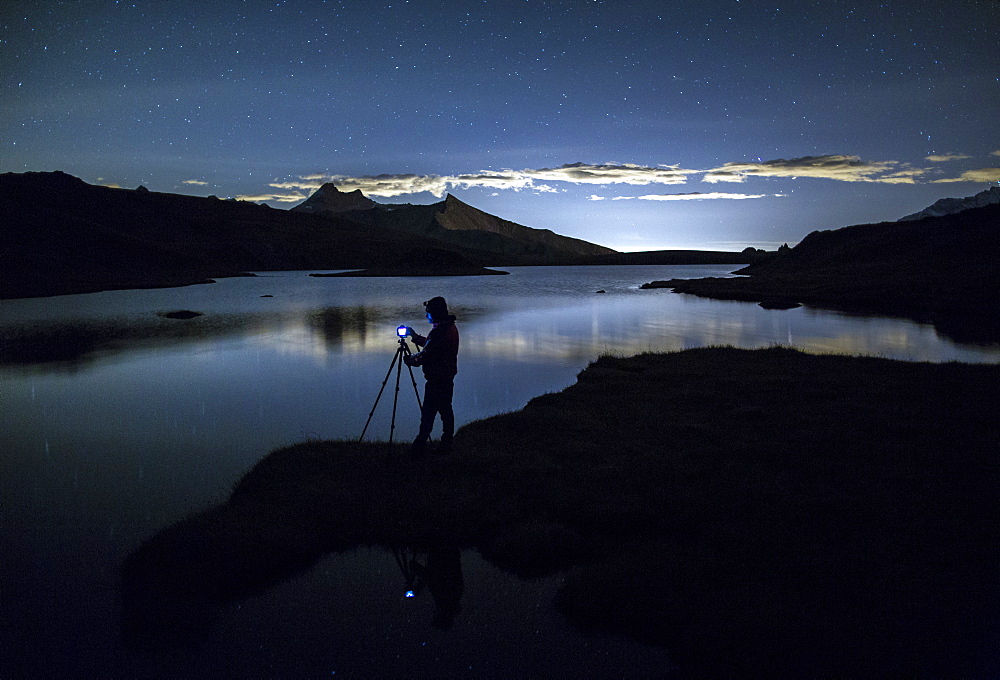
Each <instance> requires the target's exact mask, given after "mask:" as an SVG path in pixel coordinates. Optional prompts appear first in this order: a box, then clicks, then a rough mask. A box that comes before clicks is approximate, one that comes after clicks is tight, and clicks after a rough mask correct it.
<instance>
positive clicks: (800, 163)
mask: <svg viewBox="0 0 1000 680" xmlns="http://www.w3.org/2000/svg"><path fill="white" fill-rule="evenodd" d="M897 165H899V162H898V161H862V160H861V158H859V157H858V156H847V155H830V156H803V157H802V158H790V159H784V158H779V159H776V160H771V161H757V162H756V163H725V164H724V165H723V166H722V167H720V168H715V169H712V170H709V171H707V172H706V173H705V176H704V177H703V178H702V179H703V181H705V182H711V183H716V182H744V181H746V178H747V177H792V178H797V177H815V178H821V179H834V180H839V181H841V182H882V183H887V184H904V183H905V184H912V183H913V182H914V178H915V177H918V176H920V175H922V174H923V173H924V172H926V171H925V170H921V169H916V168H906V167H905V166H904V167H903V169H900V170H896V171H895V172H890V171H891V170H894V169H895V168H896V166H897Z"/></svg>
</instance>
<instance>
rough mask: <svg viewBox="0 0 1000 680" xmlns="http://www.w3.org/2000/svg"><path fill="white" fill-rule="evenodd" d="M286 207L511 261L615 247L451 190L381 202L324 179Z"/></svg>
mask: <svg viewBox="0 0 1000 680" xmlns="http://www.w3.org/2000/svg"><path fill="white" fill-rule="evenodd" d="M366 206H367V207H366ZM291 210H292V212H307V213H312V214H321V215H322V214H327V215H331V216H337V217H340V218H342V219H347V220H352V221H355V222H358V223H361V224H370V225H377V226H380V227H383V228H386V229H392V230H396V231H405V232H409V233H413V234H418V235H421V236H427V237H430V238H434V239H436V240H438V241H442V242H445V243H450V244H453V245H458V246H464V247H469V248H475V249H481V250H489V251H493V252H496V253H498V254H500V255H502V256H505V257H513V258H515V259H516V260H519V261H520V262H517V261H515V262H514V263H513V264H517V263H521V264H555V263H558V262H560V261H563V262H565V261H569V260H578V259H579V258H581V257H590V256H598V255H610V254H613V253H616V252H617V251H615V250H613V249H611V248H606V247H604V246H600V245H597V244H595V243H590V242H589V241H584V240H582V239H577V238H573V237H570V236H563V235H561V234H557V233H555V232H553V231H552V230H550V229H536V228H534V227H526V226H524V225H522V224H517V223H516V222H512V221H510V220H505V219H503V218H502V217H497V216H496V215H491V214H490V213H487V212H485V211H482V210H479V209H478V208H476V207H474V206H471V205H469V204H468V203H465V202H464V201H462V200H461V199H459V198H457V197H455V196H453V195H452V194H447V196H446V197H445V198H444V200H442V201H438V202H436V203H431V204H426V205H413V204H403V205H399V204H383V203H377V202H375V201H373V200H371V199H370V198H368V197H366V196H364V194H362V193H361V192H360V190H355V191H352V192H342V191H340V190H339V189H338V188H337V187H336V186H335V185H334V184H332V183H327V184H324V185H323V186H321V187H320V188H319V189H317V190H316V192H315V193H313V195H312V196H310V197H309V198H307V199H306V200H305V201H303V202H302V203H300V204H298V205H296V206H294V207H293V208H292V209H291Z"/></svg>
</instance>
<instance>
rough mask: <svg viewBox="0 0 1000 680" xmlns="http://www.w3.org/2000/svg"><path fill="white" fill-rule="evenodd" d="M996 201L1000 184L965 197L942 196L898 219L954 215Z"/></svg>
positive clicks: (998, 199)
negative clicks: (921, 208) (917, 210)
mask: <svg viewBox="0 0 1000 680" xmlns="http://www.w3.org/2000/svg"><path fill="white" fill-rule="evenodd" d="M995 203H1000V186H992V187H990V188H989V189H985V190H983V191H980V192H979V193H978V194H975V195H973V196H966V197H965V198H942V199H940V200H937V201H935V202H934V203H933V204H931V205H929V206H927V207H926V208H924V209H923V210H921V211H919V212H915V213H913V214H911V215H907V216H906V217H900V218H899V220H897V221H899V222H912V221H914V220H922V219H924V218H925V217H942V216H944V215H954V214H955V213H959V212H962V211H963V210H968V209H969V208H982V207H983V206H986V205H993V204H995Z"/></svg>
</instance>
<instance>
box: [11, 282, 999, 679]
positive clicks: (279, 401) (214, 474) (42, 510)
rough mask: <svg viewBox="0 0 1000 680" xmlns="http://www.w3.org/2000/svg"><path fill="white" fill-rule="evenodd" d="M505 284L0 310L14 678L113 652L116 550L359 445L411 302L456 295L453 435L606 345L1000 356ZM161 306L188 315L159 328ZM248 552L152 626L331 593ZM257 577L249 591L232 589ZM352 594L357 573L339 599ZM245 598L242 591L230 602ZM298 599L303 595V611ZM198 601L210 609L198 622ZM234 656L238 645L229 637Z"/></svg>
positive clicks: (16, 304) (15, 303) (589, 285)
mask: <svg viewBox="0 0 1000 680" xmlns="http://www.w3.org/2000/svg"><path fill="white" fill-rule="evenodd" d="M511 271H512V273H511V275H510V276H504V277H481V280H476V281H469V280H461V279H456V278H451V279H427V280H419V281H417V280H406V281H397V280H391V279H379V280H373V279H350V278H346V279H310V278H309V277H307V276H306V275H305V274H304V273H289V274H285V275H280V274H276V275H273V276H267V277H264V276H262V277H258V278H256V279H253V278H240V279H228V280H220V282H219V283H218V284H214V285H211V286H196V287H191V288H185V289H173V290H171V289H160V290H149V291H113V292H108V293H97V294H92V295H79V296H65V297H56V298H40V299H34V300H5V301H0V403H2V404H3V406H4V408H3V409H0V451H2V452H3V461H2V465H0V488H2V489H3V490H4V499H3V503H0V526H3V527H4V531H5V539H6V540H7V544H6V545H5V559H6V560H7V561H8V568H7V569H6V571H5V579H6V581H5V591H6V592H10V593H15V594H17V598H18V599H16V600H9V601H8V603H14V604H9V606H10V607H11V610H12V611H14V612H15V615H18V616H19V617H20V618H21V620H23V621H26V622H27V623H26V625H24V626H22V627H21V632H20V633H19V634H20V635H22V637H23V638H24V640H25V641H26V642H25V644H23V645H20V646H19V647H18V650H19V651H18V652H17V653H18V654H19V655H20V656H19V658H21V659H22V661H23V663H22V666H21V667H23V668H24V669H29V668H34V667H36V666H37V663H38V662H39V660H40V659H45V658H48V657H54V656H57V655H60V654H62V655H64V656H65V657H66V658H67V659H69V658H70V656H74V657H81V656H85V657H87V658H88V659H90V661H91V664H92V666H93V667H95V668H97V667H100V662H99V661H97V660H96V659H100V658H105V657H107V656H109V654H108V651H107V650H108V647H109V645H110V644H111V643H109V642H108V641H107V640H104V639H103V638H102V635H104V633H103V631H104V627H103V625H102V623H103V621H104V620H105V619H106V616H105V615H104V613H105V612H107V611H108V610H109V609H110V607H111V604H110V601H109V598H110V596H109V593H111V592H113V591H114V588H113V587H112V586H111V585H109V583H108V582H109V580H110V577H109V576H108V574H109V573H112V572H113V571H114V570H116V569H117V565H118V564H119V563H120V560H121V559H122V558H124V557H125V556H126V555H128V554H130V553H133V552H135V551H136V549H137V546H139V545H140V544H141V543H142V542H143V541H145V540H146V539H148V537H149V536H151V535H154V534H156V533H157V532H159V531H160V530H161V529H162V528H163V527H164V526H172V525H173V524H175V523H176V522H178V521H179V520H180V519H181V518H183V517H186V516H188V515H189V514H190V513H191V512H194V511H199V510H201V509H203V508H206V507H213V506H216V505H217V504H219V503H220V501H221V500H222V499H225V498H227V497H228V495H229V492H230V490H231V489H232V484H233V482H234V480H236V479H239V478H240V476H241V475H242V474H243V473H244V472H246V470H247V469H248V468H250V467H251V466H252V465H253V464H254V463H255V462H256V461H258V460H259V459H260V458H261V457H262V456H264V455H266V454H267V452H268V451H270V450H272V449H274V448H276V447H279V446H283V445H287V444H290V443H293V442H296V441H301V440H303V439H309V438H323V439H327V438H346V439H357V437H358V435H359V434H360V432H361V430H362V427H363V426H364V423H365V418H366V416H367V415H368V412H369V409H370V408H371V406H372V403H373V402H374V400H375V397H376V394H377V392H378V389H379V383H380V381H381V379H382V378H383V376H384V374H385V371H386V367H387V366H388V365H389V362H390V359H391V358H392V355H393V351H394V349H395V344H396V337H395V335H394V330H393V329H394V328H395V326H396V325H398V324H400V323H403V324H407V325H410V326H413V327H420V325H421V324H422V323H424V321H423V316H422V311H423V310H422V308H421V306H420V301H421V300H426V299H430V298H431V297H433V296H435V295H443V296H444V297H446V298H447V299H448V300H449V301H452V302H453V306H454V313H455V314H456V315H457V316H458V318H459V319H460V322H461V323H462V334H463V346H462V354H461V357H460V362H461V363H460V367H459V376H458V380H457V382H456V391H455V411H456V425H458V426H461V425H463V424H465V423H468V422H469V421H471V420H475V419H478V418H483V417H487V416H490V415H493V414H496V413H500V412H504V411H510V410H514V409H519V408H521V407H523V406H524V404H525V403H526V402H527V401H528V400H529V399H531V398H533V397H536V396H538V395H540V394H542V393H545V392H549V391H555V390H559V389H562V388H564V387H566V386H568V385H570V384H572V383H573V382H574V380H575V378H576V374H577V373H578V372H579V371H580V370H581V369H583V368H584V367H585V366H586V364H587V363H588V362H590V361H592V360H594V359H595V358H597V357H598V356H599V355H601V354H604V353H613V354H622V355H631V354H635V353H638V352H646V351H666V350H679V349H685V348H690V347H699V346H703V345H711V344H731V345H736V346H742V347H761V346H767V345H771V344H787V345H792V346H795V347H799V348H801V349H805V350H808V351H815V352H846V353H852V354H854V353H860V354H873V355H879V356H887V357H892V358H901V359H908V360H918V361H950V360H959V361H969V362H996V361H1000V346H997V345H992V346H974V345H959V344H956V343H954V342H950V341H948V340H946V339H943V338H941V337H940V336H938V334H937V333H936V332H935V331H934V329H933V328H931V327H930V326H926V325H920V324H916V323H912V322H907V321H903V320H898V319H882V318H863V317H849V316H846V315H840V314H835V313H829V312H820V311H815V310H809V309H805V308H802V309H795V310H790V311H787V312H772V311H766V310H762V309H760V308H759V307H758V306H757V305H753V304H748V303H732V302H717V301H711V300H704V299H699V298H694V297H690V296H682V295H675V294H672V293H669V292H668V291H663V290H659V291H656V290H653V291H639V290H638V288H637V287H638V285H639V284H641V283H643V282H646V281H652V280H658V279H669V278H676V277H683V276H686V275H689V276H691V277H699V276H718V275H723V274H725V273H726V268H714V269H713V268H703V267H695V268H683V269H678V268H670V267H648V268H645V267H592V268H514V269H512V270H511ZM596 290H605V291H606V293H605V294H600V295H597V294H595V293H594V291H596ZM263 294H268V295H273V297H270V298H262V297H261V295H263ZM174 309H190V310H195V311H199V312H203V316H200V317H196V318H193V319H188V320H179V319H166V318H163V317H162V316H159V314H160V313H161V312H163V311H168V310H174ZM412 401H413V400H412V398H409V397H408V395H407V399H406V400H401V402H400V414H399V416H400V420H399V422H398V423H397V427H398V428H400V430H401V431H406V432H410V431H416V429H417V425H418V420H419V412H418V410H417V409H416V408H415V407H414V405H413V404H412ZM387 410H388V409H386V411H387ZM382 416H383V414H381V413H380V414H376V418H375V420H374V421H373V422H372V428H371V430H370V432H371V433H373V435H375V436H377V437H378V438H382V439H384V438H385V437H386V436H387V435H388V433H389V430H390V423H389V414H388V413H385V414H384V418H383V417H382ZM193 535H197V532H195V534H193ZM264 538H266V537H262V538H261V540H264ZM201 540H202V541H203V543H204V539H201ZM184 545H185V544H183V543H177V544H175V549H176V551H177V554H178V555H183V554H185V553H184V550H183V548H184ZM194 545H202V544H197V543H196V544H194ZM188 547H189V548H190V547H191V545H188ZM216 547H217V546H213V545H211V544H210V543H208V544H205V545H204V549H206V550H210V549H215V548H216ZM215 554H216V556H217V558H218V559H219V560H222V559H223V557H225V556H224V555H221V554H219V553H215ZM234 554H241V553H239V551H237V552H235V553H234ZM242 554H245V555H247V556H248V560H246V561H245V563H239V564H236V563H233V564H230V565H229V567H227V568H223V569H220V571H219V573H220V574H222V577H221V578H222V579H224V580H226V581H227V582H225V583H221V584H220V585H219V587H220V588H223V590H222V591H217V592H224V593H225V592H229V593H230V594H231V595H230V596H227V598H229V599H227V598H223V599H222V601H223V602H224V603H228V604H224V605H219V604H217V603H218V599H214V600H213V599H212V598H209V599H208V600H205V599H202V600H199V599H198V597H203V596H204V593H203V594H202V595H201V596H197V590H195V591H194V592H195V595H190V596H187V600H184V599H183V598H182V599H181V602H182V605H183V606H182V605H177V607H180V608H177V609H171V610H160V612H161V614H162V613H164V611H166V615H167V618H168V619H169V618H171V617H172V618H173V619H176V620H187V621H189V622H191V624H192V627H193V628H194V629H195V637H197V636H199V635H203V631H202V632H198V631H199V630H200V629H202V628H204V626H206V625H208V624H210V623H211V620H212V619H213V617H214V616H215V615H216V614H215V612H218V610H219V607H222V608H223V609H225V608H226V607H230V606H233V605H232V603H233V602H237V601H238V602H241V603H242V606H244V607H251V606H254V605H253V602H255V599H254V598H256V597H270V596H269V595H267V596H265V595H261V596H256V595H253V594H252V593H254V592H260V589H261V588H265V587H266V585H267V584H268V583H273V578H274V576H275V574H278V573H281V574H284V577H283V578H284V579H285V580H279V581H278V582H277V584H276V585H273V586H271V588H272V590H271V591H269V592H279V593H282V594H284V595H287V596H293V595H289V592H288V591H286V590H284V589H286V588H290V587H291V586H289V585H288V584H289V583H295V582H298V581H299V580H300V579H306V580H308V579H313V580H312V581H310V584H311V585H310V587H312V588H324V587H326V585H325V582H320V581H317V580H316V579H320V576H315V575H312V574H313V572H314V569H310V568H309V565H311V564H317V565H325V566H324V567H323V568H329V569H335V567H331V566H329V565H330V564H332V562H331V558H328V557H324V555H329V554H330V553H329V552H328V551H325V550H321V549H320V548H314V549H312V550H311V551H304V552H296V551H289V552H288V553H287V557H288V559H289V562H288V563H287V564H286V565H285V566H284V567H283V569H279V570H277V571H270V572H268V571H267V570H263V567H262V566H261V565H259V564H258V563H257V562H254V561H249V556H253V555H258V554H259V552H257V553H255V552H252V551H251V552H250V553H242ZM95 556H96V557H95ZM383 557H384V558H388V561H389V566H391V567H392V569H393V570H394V574H393V586H392V597H393V598H394V600H393V601H394V602H396V601H398V600H399V593H398V590H399V584H398V578H399V577H398V572H397V571H395V570H396V567H395V565H394V563H393V562H392V559H391V556H390V555H388V553H386V554H385V555H384V556H378V557H373V556H371V555H366V556H365V557H364V558H363V560H362V562H364V563H365V564H369V563H373V562H375V561H377V560H378V559H381V558H383ZM428 558H429V555H421V556H420V557H419V558H418V563H420V564H423V565H424V566H427V564H426V561H427V560H428ZM350 559H353V558H350ZM358 559H359V560H361V559H362V558H358ZM478 559H479V558H478V557H476V556H471V555H469V554H466V555H464V556H463V561H464V564H463V565H462V566H463V567H464V568H465V569H464V572H465V573H464V582H465V586H466V588H465V590H464V594H463V596H462V598H463V599H462V607H463V612H462V614H461V615H460V616H459V617H457V618H456V619H455V621H454V628H455V629H457V628H460V627H461V626H462V623H463V621H465V620H466V619H467V617H468V616H469V614H470V610H471V609H473V603H474V602H475V598H476V597H477V596H476V594H475V593H474V592H473V588H472V587H471V585H470V583H471V579H472V578H474V575H473V571H472V570H470V566H469V565H470V564H477V563H478V562H476V560H478ZM317 560H318V561H317ZM175 564H176V567H177V569H176V572H172V571H171V570H166V571H164V570H162V569H161V570H159V571H157V572H145V573H155V574H158V576H157V578H162V579H163V580H162V583H163V584H167V585H169V584H170V583H175V582H176V580H177V579H182V578H187V579H189V582H190V579H194V581H195V582H196V581H197V579H198V578H199V574H198V573H197V572H196V571H193V567H192V565H190V564H185V561H184V560H183V559H177V560H175ZM67 565H88V566H86V567H85V568H80V569H75V568H73V567H70V566H67ZM258 568H260V569H262V571H260V572H254V573H257V575H256V576H255V577H254V578H249V579H244V580H243V581H241V580H240V579H241V578H243V577H242V576H240V574H244V573H245V572H247V571H250V572H253V570H254V569H258ZM358 569H359V571H361V572H363V571H364V569H363V568H362V567H358ZM352 578H353V577H352ZM476 578H478V576H476ZM497 578H498V579H499V578H500V577H497ZM268 579H272V580H268ZM362 581H364V578H363V577H361V576H357V577H356V578H355V581H354V584H353V586H352V587H355V588H357V587H359V586H357V583H359V582H362ZM550 585H551V584H550ZM244 586H245V587H244ZM241 587H244V589H243V590H240V588H241ZM496 587H497V588H498V589H499V588H507V587H510V586H509V585H502V586H501V585H497V586H496ZM546 587H550V586H546ZM227 588H228V589H229V590H228V591H227V590H225V589H227ZM329 588H330V589H333V590H336V589H335V586H333V585H331V586H329ZM551 588H552V589H554V588H555V586H551ZM131 592H132V593H133V594H134V595H135V597H134V598H132V600H131V602H132V603H133V604H136V608H135V609H134V610H133V613H134V622H135V623H136V625H137V627H138V629H139V630H141V629H142V625H141V624H142V623H143V622H144V621H146V622H152V623H154V624H155V620H156V617H157V616H159V615H158V614H157V608H156V598H155V597H153V598H152V599H143V598H148V597H152V596H151V595H149V594H148V593H155V588H153V587H152V586H151V587H150V589H149V590H148V591H147V592H146V593H144V592H143V591H142V589H139V590H133V591H131ZM324 592H325V591H324ZM426 592H429V591H426ZM246 593H250V594H249V595H247V597H248V598H249V599H242V598H243V595H242V594H246ZM237 595H239V596H237ZM196 596H197V597H196ZM213 597H214V596H213ZM295 597H298V598H299V600H298V602H299V604H302V600H304V599H306V598H305V597H304V596H302V595H301V594H299V595H297V596H295ZM386 597H388V595H387V596H386ZM232 598H236V599H232ZM416 599H417V600H420V599H421V598H416ZM423 599H424V600H425V601H426V599H427V598H423ZM185 602H186V604H184V603H185ZM204 602H208V603H215V604H212V606H210V607H208V608H207V609H206V608H204V607H203V606H202V605H203V603H204ZM144 603H145V604H144ZM170 606H171V607H173V606H174V605H170ZM275 606H277V605H275ZM418 606H419V603H418ZM184 607H195V609H193V610H185V609H184ZM198 607H202V608H201V609H198ZM411 609H412V608H411ZM169 611H173V612H174V613H173V614H169ZM199 612H200V613H199ZM318 615H323V614H322V612H321V613H320V614H318ZM329 616H330V617H331V619H336V617H335V616H334V615H332V614H330V615H329ZM428 618H429V617H428ZM501 618H502V617H501V615H500V613H497V614H496V619H497V620H498V621H499V620H500V619H501ZM53 622H59V625H60V626H61V627H62V629H64V630H65V631H67V632H66V639H70V638H71V637H72V639H73V640H74V643H73V644H74V645H75V646H74V647H73V650H74V651H73V654H72V655H71V654H70V653H69V652H66V651H64V648H65V647H66V644H64V643H61V642H59V641H58V640H55V639H54V636H53V635H52V633H51V627H52V625H54V624H53ZM199 622H200V623H199ZM330 625H331V626H335V625H338V624H337V621H336V620H333V621H332V622H331V623H330ZM80 631H86V633H85V635H86V637H81V635H82V634H81V632H80ZM154 633H155V631H154V632H153V633H150V634H151V635H153V636H154V637H155V634H154ZM497 635H498V636H500V635H502V633H498V634H497ZM525 635H526V638H529V639H530V634H528V633H526V634H525ZM73 636H75V637H73ZM289 639H292V638H291V637H290V636H289V637H288V638H287V639H286V640H285V643H286V644H291V643H289V642H288V640H289ZM230 644H232V645H236V646H238V645H239V644H240V643H239V640H238V636H235V635H234V636H232V637H231V638H230ZM373 644H375V642H374V641H373ZM31 650H36V651H34V652H33V651H31ZM88 650H89V651H88ZM478 652H479V653H480V654H482V655H488V654H489V653H490V652H489V650H483V649H480V650H478ZM227 654H228V653H227ZM228 656H229V658H232V657H233V655H232V654H228ZM404 656H405V654H404ZM73 660H74V661H75V660H76V659H75V658H74V659H73ZM69 665H70V666H73V667H76V665H75V664H69ZM372 670H373V673H374V671H375V669H372ZM461 670H462V669H461V668H456V669H455V672H456V674H457V673H459V672H461ZM556 670H557V671H558V669H556ZM252 671H253V669H248V674H251V675H253V674H254V673H253V672H252ZM257 673H258V674H259V669H258V670H257Z"/></svg>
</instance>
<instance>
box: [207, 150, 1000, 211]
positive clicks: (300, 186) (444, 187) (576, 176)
mask: <svg viewBox="0 0 1000 680" xmlns="http://www.w3.org/2000/svg"><path fill="white" fill-rule="evenodd" d="M994 155H1000V150H998V151H996V152H994ZM963 158H968V157H967V156H962V155H959V154H947V155H934V156H928V157H927V160H929V161H933V162H943V161H946V160H958V159H963ZM929 172H931V170H930V169H928V168H916V167H911V166H910V165H909V164H906V163H901V162H899V161H863V160H861V158H860V157H858V156H851V155H846V154H829V155H824V156H803V157H801V158H791V159H784V158H779V159H775V160H768V161H762V160H758V161H756V162H733V163H725V164H723V165H722V166H720V167H716V168H710V169H707V170H692V169H685V168H682V167H681V166H680V165H656V166H649V165H639V164H635V163H600V164H588V163H568V164H566V165H561V166H558V167H554V168H537V169H531V168H527V169H523V170H509V169H503V170H496V171H492V170H481V171H479V172H471V173H463V174H457V175H417V174H382V175H364V176H360V177H355V176H350V175H334V174H328V173H311V174H305V175H300V176H299V177H297V178H295V179H289V180H284V181H275V182H272V183H271V184H270V187H271V188H272V189H276V190H278V191H277V192H275V193H273V194H261V195H260V196H253V197H246V198H245V200H271V201H280V202H285V203H290V202H294V201H297V200H303V199H305V197H306V196H305V195H303V192H307V193H312V192H313V191H315V190H316V189H319V188H320V187H321V186H323V184H325V183H328V182H330V183H333V184H335V185H336V186H337V188H338V189H340V190H341V191H345V192H346V191H354V190H360V191H362V192H363V193H364V194H365V195H367V196H373V197H383V198H392V197H395V196H405V195H409V194H419V193H423V192H427V193H430V194H432V195H434V196H436V197H438V198H441V197H443V196H444V195H445V194H446V193H447V192H448V191H451V190H454V189H471V188H485V189H491V190H493V194H494V195H496V194H497V193H499V192H501V191H525V190H527V191H534V192H536V193H558V192H560V191H565V189H560V188H558V184H575V185H587V184H591V185H594V184H596V185H603V186H608V185H614V184H627V185H632V186H650V185H657V184H659V185H668V186H669V185H679V184H686V183H687V181H688V179H689V178H690V177H692V176H693V175H702V181H705V182H708V183H710V184H717V183H719V182H731V183H743V182H746V181H747V179H748V178H750V177H784V178H799V177H809V178H817V179H831V180H837V181H841V182H878V183H882V184H916V183H917V182H918V181H921V180H924V178H925V176H926V175H927V174H928V173H929ZM982 176H989V177H992V175H991V174H990V169H989V168H987V169H984V170H972V171H969V172H967V173H965V174H964V175H963V176H962V178H958V179H950V180H938V181H939V182H942V181H951V182H959V181H993V180H990V179H987V180H983V179H979V177H982ZM925 181H926V180H925ZM196 182H197V180H189V181H188V182H187V183H196ZM767 195H768V194H742V193H726V192H691V193H685V194H649V195H646V196H639V197H637V198H638V199H640V200H647V201H684V200H708V199H730V200H742V199H748V198H763V197H765V196H767ZM770 195H771V196H778V195H780V194H770ZM631 198H636V197H628V196H616V197H612V198H611V199H610V200H629V199H631ZM587 200H590V201H603V200H609V199H608V198H607V197H605V196H601V195H598V194H591V195H590V196H589V197H588V198H587Z"/></svg>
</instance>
